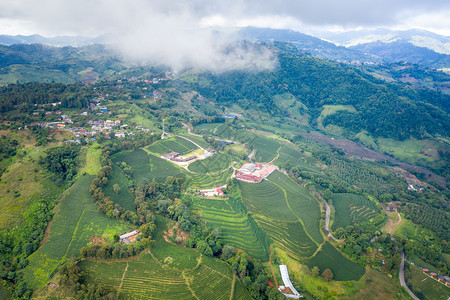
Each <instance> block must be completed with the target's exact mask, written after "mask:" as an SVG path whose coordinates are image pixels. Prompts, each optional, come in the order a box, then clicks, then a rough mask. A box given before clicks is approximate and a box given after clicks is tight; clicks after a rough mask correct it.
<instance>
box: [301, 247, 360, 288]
mask: <svg viewBox="0 0 450 300" xmlns="http://www.w3.org/2000/svg"><path fill="white" fill-rule="evenodd" d="M305 264H306V265H307V266H308V267H309V268H310V269H311V268H313V267H314V266H317V267H319V269H320V270H321V272H323V271H324V270H325V269H326V268H329V269H330V270H331V272H333V275H334V276H333V280H337V281H345V280H346V281H348V280H359V279H360V278H361V276H363V275H364V272H365V271H364V267H363V266H361V265H360V264H357V263H355V262H352V261H351V260H349V259H348V258H346V257H345V256H344V255H342V254H341V253H340V252H339V251H338V250H336V248H334V247H333V245H331V244H330V243H329V242H325V244H323V246H322V248H321V249H320V251H319V252H317V254H316V255H315V256H314V257H312V258H310V259H308V260H307V261H306V262H305Z"/></svg>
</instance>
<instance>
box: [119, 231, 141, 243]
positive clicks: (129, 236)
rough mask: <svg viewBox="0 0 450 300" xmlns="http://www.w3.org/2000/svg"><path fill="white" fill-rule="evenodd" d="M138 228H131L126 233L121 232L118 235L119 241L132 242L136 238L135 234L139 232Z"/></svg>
mask: <svg viewBox="0 0 450 300" xmlns="http://www.w3.org/2000/svg"><path fill="white" fill-rule="evenodd" d="M139 233H140V232H139V230H133V231H130V232H127V233H124V234H122V235H121V236H119V241H121V242H123V243H125V244H127V245H129V244H130V243H131V242H133V241H134V240H135V239H136V236H137V235H138V234H139Z"/></svg>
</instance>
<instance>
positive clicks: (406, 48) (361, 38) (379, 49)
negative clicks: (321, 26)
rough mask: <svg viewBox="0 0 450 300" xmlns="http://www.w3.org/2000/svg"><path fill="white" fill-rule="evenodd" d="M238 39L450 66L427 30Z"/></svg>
mask: <svg viewBox="0 0 450 300" xmlns="http://www.w3.org/2000/svg"><path fill="white" fill-rule="evenodd" d="M237 36H238V38H239V39H241V40H248V41H253V42H276V41H279V42H289V43H292V44H293V45H295V46H296V47H297V48H298V49H300V50H302V51H305V52H309V53H311V54H313V55H315V56H318V57H321V58H325V59H331V60H335V61H341V62H344V63H353V64H360V63H370V64H380V63H395V62H408V63H413V64H419V65H421V66H424V67H428V68H435V69H443V68H445V69H450V37H447V36H442V35H438V34H435V33H432V32H429V31H425V30H407V31H393V30H389V29H376V30H358V31H348V32H318V33H317V37H314V36H311V35H307V34H304V33H301V32H297V31H293V30H289V29H270V28H255V27H246V28H241V29H239V30H238V35H237ZM105 41H106V38H105V37H104V36H100V37H95V38H88V37H79V36H59V37H51V38H47V37H43V36H40V35H30V36H23V35H17V36H11V35H0V44H3V45H13V44H44V45H51V46H57V47H64V46H73V47H82V46H86V45H91V44H102V43H104V42H105Z"/></svg>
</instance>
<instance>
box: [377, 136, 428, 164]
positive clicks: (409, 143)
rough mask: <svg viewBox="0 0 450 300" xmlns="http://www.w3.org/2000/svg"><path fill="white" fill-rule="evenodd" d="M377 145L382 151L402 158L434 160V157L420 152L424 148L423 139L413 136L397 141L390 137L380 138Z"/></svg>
mask: <svg viewBox="0 0 450 300" xmlns="http://www.w3.org/2000/svg"><path fill="white" fill-rule="evenodd" d="M376 142H377V145H378V147H379V149H380V151H381V152H385V153H387V154H389V155H392V156H394V157H395V158H398V159H400V160H403V161H406V162H410V163H415V162H416V161H417V160H419V159H422V160H423V159H425V160H427V161H433V158H431V157H427V156H425V155H422V154H420V151H422V150H423V149H424V145H423V141H421V140H417V139H414V138H411V139H409V140H404V141H397V140H393V139H388V138H378V139H377V141H376Z"/></svg>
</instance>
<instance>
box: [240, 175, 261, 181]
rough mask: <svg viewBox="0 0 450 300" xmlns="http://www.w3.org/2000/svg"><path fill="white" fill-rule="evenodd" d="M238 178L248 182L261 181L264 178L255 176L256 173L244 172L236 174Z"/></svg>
mask: <svg viewBox="0 0 450 300" xmlns="http://www.w3.org/2000/svg"><path fill="white" fill-rule="evenodd" d="M236 178H237V179H239V180H242V181H247V182H254V183H256V182H261V180H262V178H261V177H258V176H255V175H249V174H243V175H237V176H236Z"/></svg>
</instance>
